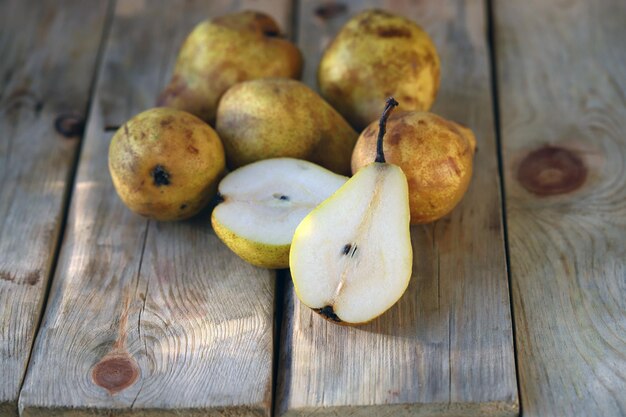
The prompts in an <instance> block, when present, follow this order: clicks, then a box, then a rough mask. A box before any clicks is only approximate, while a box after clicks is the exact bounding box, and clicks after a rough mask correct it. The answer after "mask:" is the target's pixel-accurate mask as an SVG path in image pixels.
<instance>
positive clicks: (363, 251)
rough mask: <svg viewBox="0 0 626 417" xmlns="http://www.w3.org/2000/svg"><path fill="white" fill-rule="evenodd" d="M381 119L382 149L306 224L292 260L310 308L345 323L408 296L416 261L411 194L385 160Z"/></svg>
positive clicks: (300, 294)
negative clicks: (411, 223) (413, 242)
mask: <svg viewBox="0 0 626 417" xmlns="http://www.w3.org/2000/svg"><path fill="white" fill-rule="evenodd" d="M397 105H398V103H397V102H396V101H395V100H394V99H393V98H389V99H388V100H387V105H386V106H385V110H384V112H383V115H382V117H381V118H380V129H379V137H378V143H377V155H376V159H375V161H374V162H373V163H370V164H369V165H367V166H365V167H363V168H362V169H361V170H359V171H358V172H357V173H356V174H355V175H354V176H353V177H352V178H351V179H349V180H348V182H346V183H345V185H343V186H342V187H341V188H339V189H338V190H337V191H336V192H335V193H334V194H333V195H332V196H331V197H330V198H328V199H327V200H326V201H324V202H323V203H322V204H321V205H320V206H319V207H317V208H316V209H315V210H313V211H311V213H309V214H308V215H307V216H306V217H305V218H304V220H302V222H301V223H300V224H299V225H298V228H297V229H296V232H295V234H294V237H293V241H292V244H291V252H290V254H289V266H290V268H291V274H292V279H293V283H294V287H295V290H296V294H297V295H298V298H300V301H302V303H303V304H305V305H306V306H308V307H310V308H312V309H313V310H315V311H316V312H318V313H320V314H321V315H322V316H323V317H324V318H326V319H328V320H330V321H333V322H336V323H339V324H361V323H366V322H369V321H371V320H372V319H374V318H376V317H378V316H380V315H381V314H383V313H384V312H385V311H386V310H388V309H389V308H390V307H391V306H392V305H394V304H395V303H396V302H397V301H398V300H399V299H400V297H401V296H402V294H404V292H405V290H406V288H407V286H408V284H409V280H410V279H411V271H412V265H413V251H412V248H411V237H410V226H409V220H410V212H409V192H408V185H407V179H406V176H405V175H404V173H403V172H402V170H401V169H400V168H399V167H398V166H396V165H393V164H388V163H386V162H385V157H384V154H383V149H382V140H383V137H384V134H385V124H386V121H387V118H388V117H389V114H390V112H391V111H392V110H393V108H394V107H395V106H397Z"/></svg>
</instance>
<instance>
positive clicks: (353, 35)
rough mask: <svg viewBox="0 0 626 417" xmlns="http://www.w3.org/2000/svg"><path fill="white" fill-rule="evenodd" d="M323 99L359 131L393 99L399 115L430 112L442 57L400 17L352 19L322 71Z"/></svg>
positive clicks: (378, 13) (373, 13)
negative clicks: (389, 98)
mask: <svg viewBox="0 0 626 417" xmlns="http://www.w3.org/2000/svg"><path fill="white" fill-rule="evenodd" d="M317 76H318V83H319V87H320V92H321V94H322V96H323V97H324V98H325V99H326V100H327V101H328V102H329V103H330V104H331V105H332V106H333V107H334V108H336V109H337V110H338V111H339V113H341V114H342V115H343V116H344V117H345V118H346V119H347V120H348V121H349V122H350V123H351V124H352V126H354V127H355V128H356V129H357V130H359V131H361V130H362V129H363V128H364V127H365V126H367V125H369V124H370V122H372V121H375V120H376V119H377V118H378V111H379V110H378V105H379V104H378V103H380V102H381V101H382V100H384V99H385V98H386V97H389V96H394V97H396V98H397V99H398V101H399V102H400V107H399V108H398V109H399V110H420V111H423V110H428V109H430V107H431V105H432V104H433V102H434V101H435V96H436V95H437V90H438V88H439V55H438V54H437V49H436V48H435V44H434V43H433V41H432V40H431V39H430V37H429V36H428V34H427V33H426V32H425V31H424V30H423V29H422V28H421V27H419V26H418V25H417V24H415V23H414V22H412V21H411V20H409V19H406V18H405V17H402V16H397V15H394V14H391V13H388V12H386V11H382V10H376V9H374V10H367V11H364V12H362V13H359V14H357V15H356V16H354V17H353V18H352V19H350V20H349V21H348V22H347V23H346V24H345V26H344V27H343V28H342V29H341V31H340V32H339V33H338V34H337V36H336V38H335V39H334V40H333V41H332V43H331V44H330V45H329V46H328V48H327V49H326V51H325V53H324V55H323V57H322V60H321V62H320V65H319V68H318V73H317Z"/></svg>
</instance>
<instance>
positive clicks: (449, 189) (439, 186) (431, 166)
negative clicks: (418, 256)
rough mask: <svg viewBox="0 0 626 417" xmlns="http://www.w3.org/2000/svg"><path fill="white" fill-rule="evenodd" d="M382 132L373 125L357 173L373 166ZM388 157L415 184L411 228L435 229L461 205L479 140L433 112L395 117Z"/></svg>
mask: <svg viewBox="0 0 626 417" xmlns="http://www.w3.org/2000/svg"><path fill="white" fill-rule="evenodd" d="M377 135H378V127H377V126H376V123H375V122H374V123H372V124H370V125H369V126H368V127H367V128H366V129H365V130H364V131H363V132H362V133H361V136H360V137H359V140H358V142H357V144H356V146H355V148H354V153H353V154H352V171H353V172H357V171H358V170H359V169H361V168H362V167H364V166H366V165H367V164H368V163H369V161H371V160H372V158H373V157H374V155H375V154H376V151H375V150H374V149H373V148H374V145H375V144H376V138H377ZM387 137H388V138H389V139H388V140H386V141H385V144H384V148H385V156H386V158H387V160H388V161H389V162H391V163H392V164H396V165H398V166H399V167H400V168H402V170H403V171H404V173H405V175H406V176H407V179H408V181H409V200H410V203H411V223H412V224H418V223H430V222H433V221H435V220H437V219H439V218H441V217H443V216H445V215H446V214H448V213H449V212H450V211H452V209H453V208H454V207H455V206H456V205H457V204H458V203H459V202H460V201H461V199H462V198H463V195H464V194H465V191H467V188H468V187H469V183H470V180H471V178H472V165H473V159H474V150H475V149H476V138H475V137H474V134H473V133H472V131H471V130H470V129H468V128H466V127H464V126H461V125H460V124H458V123H455V122H452V121H448V120H446V119H444V118H443V117H439V116H437V115H436V114H433V113H428V112H413V111H412V112H403V113H395V114H394V115H393V116H391V117H390V118H389V122H388V123H387Z"/></svg>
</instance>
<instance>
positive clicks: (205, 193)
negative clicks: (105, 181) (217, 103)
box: [109, 108, 225, 220]
mask: <svg viewBox="0 0 626 417" xmlns="http://www.w3.org/2000/svg"><path fill="white" fill-rule="evenodd" d="M224 169H225V157H224V147H223V146H222V142H220V139H219V138H218V136H217V133H215V131H214V130H213V129H212V128H211V126H209V125H208V124H206V123H205V122H203V121H202V120H200V119H198V118H197V117H195V116H194V115H192V114H189V113H187V112H184V111H180V110H175V109H168V108H154V109H150V110H146V111H144V112H143V113H140V114H138V115H136V116H135V117H133V118H132V119H130V120H129V121H128V122H126V123H124V124H123V125H122V127H120V128H119V130H118V131H117V132H116V133H115V135H114V136H113V139H112V140H111V144H110V146H109V171H110V173H111V178H112V179H113V185H114V186H115V189H116V190H117V193H118V195H119V196H120V198H121V199H122V201H123V202H124V204H126V206H127V207H128V208H130V209H131V210H132V211H134V212H136V213H139V214H141V215H142V216H145V217H148V218H151V219H156V220H179V219H185V218H188V217H191V216H193V215H194V214H196V213H198V212H199V211H200V210H201V209H202V208H203V207H204V206H205V205H206V204H207V203H208V201H209V200H210V199H211V198H212V197H213V196H214V195H215V190H216V187H217V182H218V181H219V179H220V178H221V176H222V174H223V172H224Z"/></svg>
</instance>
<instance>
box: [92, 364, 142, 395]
mask: <svg viewBox="0 0 626 417" xmlns="http://www.w3.org/2000/svg"><path fill="white" fill-rule="evenodd" d="M91 377H92V379H93V382H94V384H96V385H98V386H100V387H102V388H104V389H106V390H107V391H109V394H111V395H113V394H117V393H118V392H120V391H122V390H124V389H126V388H128V387H130V386H131V385H133V384H134V383H135V382H137V379H138V378H139V367H138V366H137V363H136V362H135V361H134V360H133V359H132V358H129V357H128V356H112V357H108V358H106V359H103V360H102V361H100V362H98V363H97V364H96V366H95V367H94V368H93V371H92V372H91Z"/></svg>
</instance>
